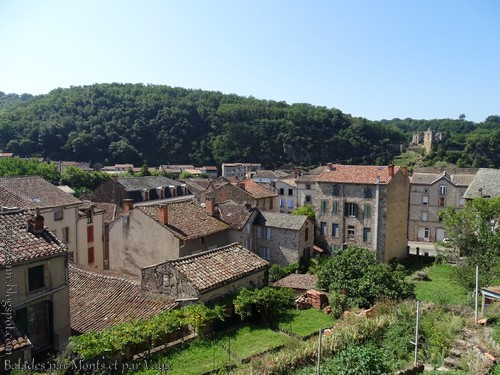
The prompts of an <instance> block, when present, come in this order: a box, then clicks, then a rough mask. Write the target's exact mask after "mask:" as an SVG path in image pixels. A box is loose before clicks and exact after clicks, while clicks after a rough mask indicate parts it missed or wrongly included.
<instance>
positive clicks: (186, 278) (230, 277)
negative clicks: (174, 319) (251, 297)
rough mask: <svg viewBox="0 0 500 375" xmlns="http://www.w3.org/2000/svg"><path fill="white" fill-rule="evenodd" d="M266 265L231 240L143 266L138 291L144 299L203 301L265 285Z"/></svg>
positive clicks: (267, 265)
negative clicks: (210, 248) (218, 246)
mask: <svg viewBox="0 0 500 375" xmlns="http://www.w3.org/2000/svg"><path fill="white" fill-rule="evenodd" d="M268 268H269V263H268V262H267V261H265V260H264V259H262V258H260V257H259V256H257V255H256V254H254V253H253V252H251V251H249V250H247V249H245V248H244V247H243V246H241V245H240V244H236V243H234V244H231V245H227V246H224V247H220V248H217V249H213V250H208V251H204V252H201V253H198V254H194V255H191V256H187V257H183V258H180V259H176V260H168V261H166V262H163V263H161V264H156V265H152V266H149V267H144V268H143V269H142V270H141V272H142V277H141V290H142V292H143V295H144V296H146V297H148V298H163V299H167V300H177V301H180V302H182V301H186V300H188V301H190V302H202V303H207V302H210V301H213V300H217V299H220V298H222V297H224V296H227V295H230V294H236V293H237V292H238V290H239V289H240V288H248V289H253V288H260V287H263V286H265V285H267V277H268Z"/></svg>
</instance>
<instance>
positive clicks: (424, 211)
mask: <svg viewBox="0 0 500 375" xmlns="http://www.w3.org/2000/svg"><path fill="white" fill-rule="evenodd" d="M476 172H477V169H474V168H436V167H431V168H416V169H415V170H414V173H413V175H412V176H411V178H410V201H409V218H408V240H409V241H417V242H436V241H442V240H444V239H445V238H446V237H447V236H446V232H445V227H444V225H443V223H442V222H441V217H440V212H441V211H443V210H445V209H446V207H447V206H451V207H454V208H457V209H460V208H462V207H463V206H464V204H465V197H464V194H465V192H466V190H467V188H468V186H469V185H470V184H471V182H472V180H473V178H474V176H475V174H476Z"/></svg>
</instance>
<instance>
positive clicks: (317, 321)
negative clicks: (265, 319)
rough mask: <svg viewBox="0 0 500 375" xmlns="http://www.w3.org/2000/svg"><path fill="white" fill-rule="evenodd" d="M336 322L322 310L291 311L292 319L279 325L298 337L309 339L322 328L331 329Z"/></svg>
mask: <svg viewBox="0 0 500 375" xmlns="http://www.w3.org/2000/svg"><path fill="white" fill-rule="evenodd" d="M335 322H336V320H335V319H333V318H332V316H331V315H327V314H325V313H324V312H323V311H322V310H317V309H307V310H291V311H290V319H289V320H288V319H287V320H286V321H282V322H280V323H279V327H280V328H281V329H283V330H285V331H288V332H292V333H294V334H296V335H298V336H302V337H307V336H309V335H311V334H314V333H315V332H318V331H319V329H320V328H330V327H332V326H333V325H334V324H335Z"/></svg>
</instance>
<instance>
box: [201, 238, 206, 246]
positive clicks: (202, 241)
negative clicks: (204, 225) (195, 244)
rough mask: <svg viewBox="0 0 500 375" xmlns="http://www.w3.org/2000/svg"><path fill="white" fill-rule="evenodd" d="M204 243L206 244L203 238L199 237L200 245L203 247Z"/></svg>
mask: <svg viewBox="0 0 500 375" xmlns="http://www.w3.org/2000/svg"><path fill="white" fill-rule="evenodd" d="M206 242H207V241H206V240H205V237H201V238H200V243H201V244H202V245H204V244H205V243H206Z"/></svg>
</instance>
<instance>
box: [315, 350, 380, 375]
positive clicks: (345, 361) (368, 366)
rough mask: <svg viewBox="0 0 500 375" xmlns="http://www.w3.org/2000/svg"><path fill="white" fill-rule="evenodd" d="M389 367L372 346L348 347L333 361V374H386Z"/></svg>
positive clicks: (378, 351)
mask: <svg viewBox="0 0 500 375" xmlns="http://www.w3.org/2000/svg"><path fill="white" fill-rule="evenodd" d="M388 372H389V367H388V366H387V364H386V363H385V361H384V359H383V355H382V353H381V352H380V350H378V349H377V348H375V347H374V346H371V345H363V346H348V347H347V348H346V349H344V350H342V351H341V352H340V353H339V354H337V355H336V356H335V358H334V359H333V372H323V373H325V374H328V373H330V374H336V375H377V374H387V373H388Z"/></svg>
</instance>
